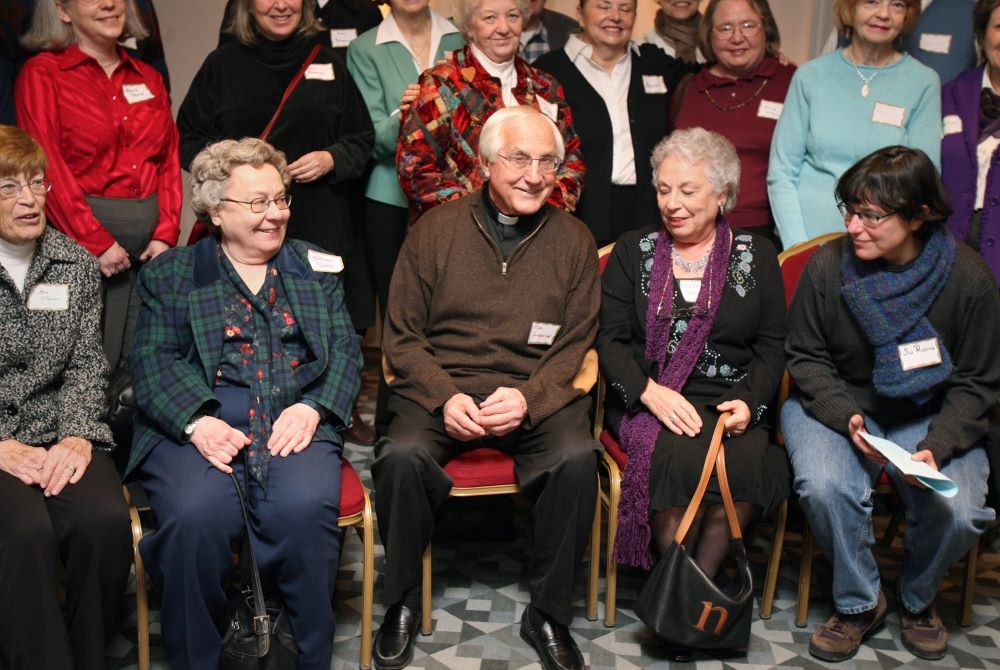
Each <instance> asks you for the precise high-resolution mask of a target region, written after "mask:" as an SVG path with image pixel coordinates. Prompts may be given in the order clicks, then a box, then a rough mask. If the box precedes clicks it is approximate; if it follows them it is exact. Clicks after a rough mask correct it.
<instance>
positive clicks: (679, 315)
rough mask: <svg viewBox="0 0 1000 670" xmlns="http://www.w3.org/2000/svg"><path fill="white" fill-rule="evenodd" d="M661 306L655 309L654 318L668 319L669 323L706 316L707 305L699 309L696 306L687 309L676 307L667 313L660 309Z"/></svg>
mask: <svg viewBox="0 0 1000 670" xmlns="http://www.w3.org/2000/svg"><path fill="white" fill-rule="evenodd" d="M662 307H663V306H662V305H660V306H658V307H657V308H656V318H657V319H666V318H669V319H670V320H671V321H686V320H687V319H693V318H694V317H696V316H704V315H706V314H708V305H705V306H703V307H699V306H698V305H697V304H694V305H691V306H689V307H677V306H676V305H675V306H674V308H673V309H671V310H670V312H669V313H667V312H665V311H664V310H663V309H662Z"/></svg>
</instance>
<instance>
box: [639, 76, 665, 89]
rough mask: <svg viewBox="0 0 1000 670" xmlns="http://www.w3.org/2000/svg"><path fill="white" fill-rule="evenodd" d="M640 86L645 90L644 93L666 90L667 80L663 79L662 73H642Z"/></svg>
mask: <svg viewBox="0 0 1000 670" xmlns="http://www.w3.org/2000/svg"><path fill="white" fill-rule="evenodd" d="M642 87H643V88H644V89H645V90H646V93H653V94H656V93H666V92H667V82H666V81H665V80H664V79H663V75H659V74H644V75H642Z"/></svg>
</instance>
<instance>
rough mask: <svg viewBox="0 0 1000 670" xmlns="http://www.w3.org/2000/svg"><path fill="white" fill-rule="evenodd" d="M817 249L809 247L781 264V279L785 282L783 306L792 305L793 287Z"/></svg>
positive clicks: (797, 282)
mask: <svg viewBox="0 0 1000 670" xmlns="http://www.w3.org/2000/svg"><path fill="white" fill-rule="evenodd" d="M817 249H819V245H817V246H814V247H809V248H808V249H805V250H804V251H801V252H799V253H797V254H795V255H794V256H788V257H787V258H785V259H784V260H783V261H782V263H781V278H782V279H784V280H785V304H786V305H790V304H792V296H793V295H795V287H796V286H798V284H799V277H801V276H802V271H803V270H805V269H806V263H808V262H809V259H810V258H812V255H813V254H814V253H816V250H817Z"/></svg>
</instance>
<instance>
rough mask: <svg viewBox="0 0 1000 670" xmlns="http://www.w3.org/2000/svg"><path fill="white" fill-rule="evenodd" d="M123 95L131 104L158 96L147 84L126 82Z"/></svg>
mask: <svg viewBox="0 0 1000 670" xmlns="http://www.w3.org/2000/svg"><path fill="white" fill-rule="evenodd" d="M122 95H124V96H125V99H126V100H128V102H129V104H130V105H134V104H135V103H137V102H143V101H145V100H152V99H153V98H155V97H156V96H155V95H153V92H152V91H150V90H149V87H148V86H146V85H145V84H125V85H123V86H122Z"/></svg>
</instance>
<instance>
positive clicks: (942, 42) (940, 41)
mask: <svg viewBox="0 0 1000 670" xmlns="http://www.w3.org/2000/svg"><path fill="white" fill-rule="evenodd" d="M920 50H921V51H929V52H930V53H932V54H947V53H948V52H950V51H951V35H942V34H940V33H923V34H922V35H921V36H920Z"/></svg>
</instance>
